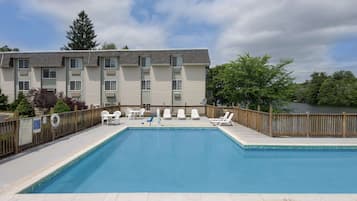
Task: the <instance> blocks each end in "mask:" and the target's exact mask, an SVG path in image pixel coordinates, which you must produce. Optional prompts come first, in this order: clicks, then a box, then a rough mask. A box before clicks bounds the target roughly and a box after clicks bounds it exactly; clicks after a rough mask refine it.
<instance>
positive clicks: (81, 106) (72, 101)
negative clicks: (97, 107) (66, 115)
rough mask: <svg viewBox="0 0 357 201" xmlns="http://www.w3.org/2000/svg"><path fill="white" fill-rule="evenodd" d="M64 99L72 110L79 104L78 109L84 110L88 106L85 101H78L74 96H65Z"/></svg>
mask: <svg viewBox="0 0 357 201" xmlns="http://www.w3.org/2000/svg"><path fill="white" fill-rule="evenodd" d="M63 101H64V102H65V103H66V104H67V105H68V106H69V108H71V110H72V111H74V107H75V106H76V105H77V110H84V109H87V108H88V107H87V106H86V104H85V102H83V101H77V100H75V99H73V98H70V97H65V98H64V99H63Z"/></svg>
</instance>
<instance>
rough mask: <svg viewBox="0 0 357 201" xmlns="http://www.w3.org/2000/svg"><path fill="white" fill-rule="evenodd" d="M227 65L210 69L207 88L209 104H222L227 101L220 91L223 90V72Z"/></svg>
mask: <svg viewBox="0 0 357 201" xmlns="http://www.w3.org/2000/svg"><path fill="white" fill-rule="evenodd" d="M225 66H226V65H219V66H216V67H214V68H210V69H208V72H207V77H206V78H207V80H206V83H207V85H206V88H207V90H206V91H207V95H206V96H207V103H208V104H213V105H217V104H221V103H227V100H226V99H225V98H224V96H223V94H222V93H220V92H221V91H222V90H223V86H224V85H223V79H222V77H223V72H224V68H225Z"/></svg>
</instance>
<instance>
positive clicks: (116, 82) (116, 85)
mask: <svg viewBox="0 0 357 201" xmlns="http://www.w3.org/2000/svg"><path fill="white" fill-rule="evenodd" d="M105 82H115V90H113V89H110V90H107V89H105ZM117 90H118V81H117V80H104V91H109V92H110V91H117Z"/></svg>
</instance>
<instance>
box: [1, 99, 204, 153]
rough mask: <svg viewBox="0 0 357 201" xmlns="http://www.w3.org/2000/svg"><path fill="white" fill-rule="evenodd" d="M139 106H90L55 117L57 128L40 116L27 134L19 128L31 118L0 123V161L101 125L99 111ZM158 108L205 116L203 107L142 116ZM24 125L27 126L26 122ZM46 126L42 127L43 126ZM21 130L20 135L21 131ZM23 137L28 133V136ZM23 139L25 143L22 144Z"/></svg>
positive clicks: (177, 107) (189, 107) (165, 106)
mask: <svg viewBox="0 0 357 201" xmlns="http://www.w3.org/2000/svg"><path fill="white" fill-rule="evenodd" d="M141 107H142V106H140V105H121V104H120V103H119V104H118V105H114V106H108V107H102V108H95V107H93V106H91V107H90V108H89V109H84V110H77V109H76V108H75V111H71V112H64V113H60V114H58V115H59V117H60V122H59V125H58V127H56V128H53V127H52V126H51V123H50V122H51V115H43V116H41V117H40V118H41V131H40V132H39V133H34V132H31V129H29V128H24V129H25V131H24V130H23V129H22V128H21V127H24V126H23V125H22V126H21V124H22V123H23V124H29V125H30V126H31V124H32V119H33V118H32V117H31V118H14V119H11V120H7V121H3V122H0V159H1V158H5V157H8V156H11V155H13V154H17V153H20V152H22V151H24V150H26V149H29V148H32V147H36V146H39V145H41V144H45V143H48V142H52V141H54V140H56V139H59V138H62V137H65V136H68V135H70V134H73V133H76V132H78V131H82V130H84V129H87V128H90V127H93V126H96V125H98V124H99V123H101V117H100V113H101V111H103V110H107V111H109V112H111V113H112V112H114V111H117V110H119V111H122V114H124V112H125V111H126V109H127V108H141ZM157 108H159V109H160V110H161V111H163V109H164V108H171V111H172V114H176V113H177V110H178V109H180V108H182V109H184V110H185V113H186V114H190V113H191V109H193V108H195V109H198V111H199V113H200V114H202V115H204V114H205V106H203V105H183V106H170V105H152V106H151V111H150V112H147V113H146V116H150V115H152V114H156V109H157ZM26 121H27V122H26ZM44 122H46V123H44ZM21 130H22V131H21ZM23 133H25V134H24V135H27V134H26V133H29V135H27V136H24V135H22V134H23ZM24 138H26V140H23V139H24Z"/></svg>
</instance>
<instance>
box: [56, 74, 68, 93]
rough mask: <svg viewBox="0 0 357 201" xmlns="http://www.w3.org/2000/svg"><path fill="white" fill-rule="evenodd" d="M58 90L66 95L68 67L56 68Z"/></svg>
mask: <svg viewBox="0 0 357 201" xmlns="http://www.w3.org/2000/svg"><path fill="white" fill-rule="evenodd" d="M56 91H57V93H63V95H64V96H66V95H67V94H66V68H64V67H61V68H56Z"/></svg>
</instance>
